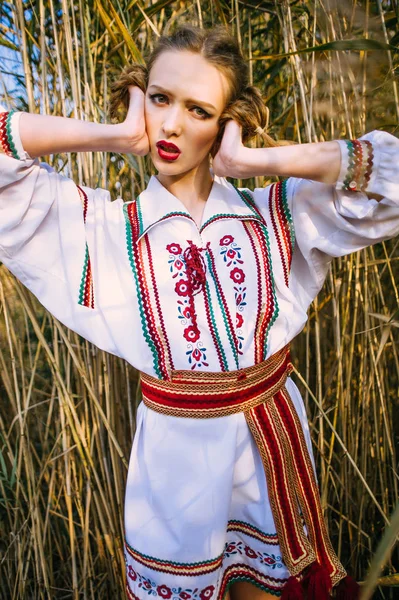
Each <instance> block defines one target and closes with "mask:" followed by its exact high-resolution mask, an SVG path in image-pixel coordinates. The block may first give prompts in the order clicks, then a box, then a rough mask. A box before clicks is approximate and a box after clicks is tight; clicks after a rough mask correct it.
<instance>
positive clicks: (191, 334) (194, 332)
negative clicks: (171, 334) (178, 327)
mask: <svg viewBox="0 0 399 600" xmlns="http://www.w3.org/2000/svg"><path fill="white" fill-rule="evenodd" d="M183 335H184V337H185V338H186V340H187V341H188V342H196V341H197V340H199V338H200V332H199V330H198V329H197V328H196V327H194V326H193V325H190V326H189V327H186V329H185V330H184V331H183Z"/></svg>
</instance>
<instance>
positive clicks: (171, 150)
mask: <svg viewBox="0 0 399 600" xmlns="http://www.w3.org/2000/svg"><path fill="white" fill-rule="evenodd" d="M156 146H157V149H158V154H159V156H160V157H161V158H163V160H169V161H172V160H176V159H178V158H179V156H180V154H181V150H180V148H178V147H177V146H176V145H175V144H172V143H171V142H166V141H165V140H160V141H159V142H157V143H156Z"/></svg>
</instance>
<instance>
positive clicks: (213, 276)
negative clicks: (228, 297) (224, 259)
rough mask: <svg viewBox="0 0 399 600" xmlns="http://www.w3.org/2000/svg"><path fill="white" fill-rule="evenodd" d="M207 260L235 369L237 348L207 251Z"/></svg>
mask: <svg viewBox="0 0 399 600" xmlns="http://www.w3.org/2000/svg"><path fill="white" fill-rule="evenodd" d="M207 261H208V267H209V272H210V273H211V275H212V279H213V281H214V282H215V289H216V294H217V297H218V301H219V306H220V309H221V311H222V315H223V321H224V325H225V327H226V332H227V336H228V338H229V342H230V346H231V349H232V351H233V356H234V360H235V363H236V367H237V369H239V362H238V353H237V348H236V345H235V343H234V339H233V336H232V333H231V331H230V327H229V322H228V319H227V315H226V311H225V310H224V307H223V300H222V297H221V294H220V290H219V286H218V284H217V278H216V275H215V272H214V270H213V266H212V260H211V257H210V256H209V253H208V255H207Z"/></svg>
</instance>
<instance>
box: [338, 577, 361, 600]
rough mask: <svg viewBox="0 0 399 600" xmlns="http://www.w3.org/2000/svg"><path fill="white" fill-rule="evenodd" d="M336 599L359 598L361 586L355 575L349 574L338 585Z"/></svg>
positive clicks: (355, 599)
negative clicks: (354, 577)
mask: <svg viewBox="0 0 399 600" xmlns="http://www.w3.org/2000/svg"><path fill="white" fill-rule="evenodd" d="M335 598H336V600H359V598H360V586H359V584H358V583H356V581H355V580H354V579H353V577H350V576H349V575H347V576H346V577H345V578H344V579H341V581H340V582H339V584H338V585H337V593H336V596H335Z"/></svg>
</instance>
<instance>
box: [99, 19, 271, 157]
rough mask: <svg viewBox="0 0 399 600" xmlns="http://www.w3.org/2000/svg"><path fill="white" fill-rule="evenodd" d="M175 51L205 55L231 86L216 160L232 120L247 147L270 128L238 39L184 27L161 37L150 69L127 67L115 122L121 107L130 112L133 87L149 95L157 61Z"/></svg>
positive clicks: (116, 87) (114, 107)
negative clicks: (226, 125) (130, 93)
mask: <svg viewBox="0 0 399 600" xmlns="http://www.w3.org/2000/svg"><path fill="white" fill-rule="evenodd" d="M171 50H172V51H177V50H186V51H189V52H194V53H196V54H201V56H203V57H204V58H205V59H206V60H207V61H208V62H209V63H210V64H212V65H214V66H215V67H216V68H218V69H219V70H220V71H221V72H222V73H223V74H224V75H225V77H226V78H227V80H228V82H229V85H230V97H229V99H228V102H227V104H226V107H225V110H224V111H223V113H222V114H221V116H220V118H219V125H220V130H219V133H218V135H217V137H216V140H215V143H214V145H213V148H212V155H213V156H214V155H215V154H216V152H217V150H218V149H219V146H220V142H221V139H222V136H223V131H224V126H225V124H226V122H227V121H228V120H230V119H234V120H235V121H237V122H238V123H239V124H240V125H241V127H242V139H243V142H244V143H246V142H248V141H249V140H250V139H252V138H253V137H255V136H256V135H257V133H258V132H260V130H264V129H266V128H267V125H268V117H269V111H268V108H267V107H266V106H265V104H264V102H263V99H262V96H261V93H260V90H259V89H258V88H256V87H254V86H252V85H249V69H248V65H247V63H246V61H245V59H244V58H243V56H242V54H241V51H240V49H239V46H238V44H237V42H236V40H235V38H234V37H233V36H232V35H231V34H230V33H229V32H228V31H227V30H226V29H225V28H224V27H223V26H217V27H214V28H212V29H200V28H198V27H193V26H191V25H184V26H182V27H179V29H177V30H176V31H175V32H174V33H173V34H172V35H169V36H165V35H163V36H161V37H160V38H159V39H158V41H157V45H156V46H155V48H154V50H153V51H152V53H151V54H150V56H149V57H148V59H147V64H146V65H141V64H137V63H136V64H132V65H128V66H126V67H125V68H124V69H123V71H122V73H121V74H120V76H119V78H118V79H117V80H116V81H115V82H114V83H113V84H112V86H111V107H110V113H111V117H112V118H114V117H116V115H117V112H118V108H119V106H120V105H121V104H122V105H123V106H124V107H125V108H126V109H127V107H128V105H129V91H128V88H129V86H131V85H135V86H138V87H139V88H140V89H141V90H142V91H143V92H145V91H146V89H147V85H148V80H149V75H150V72H151V69H152V67H153V65H154V63H155V61H156V59H157V58H158V56H159V55H160V54H162V52H166V51H171ZM256 129H258V132H257V131H256ZM260 135H261V136H262V138H263V139H264V141H265V144H266V145H267V146H276V145H277V143H276V142H275V141H274V140H273V139H272V138H271V137H270V136H269V135H267V133H266V132H263V133H260Z"/></svg>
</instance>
